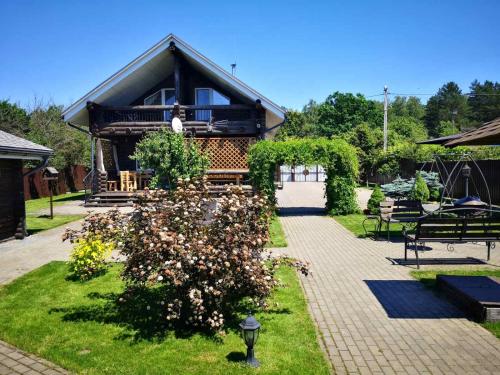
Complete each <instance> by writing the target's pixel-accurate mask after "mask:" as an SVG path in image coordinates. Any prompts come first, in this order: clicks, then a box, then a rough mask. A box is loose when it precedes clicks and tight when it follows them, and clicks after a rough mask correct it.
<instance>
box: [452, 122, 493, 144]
mask: <svg viewBox="0 0 500 375" xmlns="http://www.w3.org/2000/svg"><path fill="white" fill-rule="evenodd" d="M466 145H470V146H486V145H491V146H493V145H500V117H497V118H496V119H494V120H493V121H489V122H486V123H485V124H484V125H483V126H481V127H480V128H477V129H474V130H471V131H468V132H466V133H464V134H462V135H461V136H460V137H458V138H456V139H452V140H450V141H448V142H446V143H445V146H446V147H455V146H466Z"/></svg>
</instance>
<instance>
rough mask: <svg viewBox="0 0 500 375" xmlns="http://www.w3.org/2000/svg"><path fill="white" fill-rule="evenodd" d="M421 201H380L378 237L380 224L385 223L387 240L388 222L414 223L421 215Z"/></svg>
mask: <svg viewBox="0 0 500 375" xmlns="http://www.w3.org/2000/svg"><path fill="white" fill-rule="evenodd" d="M423 212H424V209H423V207H422V202H420V201H418V200H408V199H401V200H396V201H382V202H380V216H379V222H378V228H377V237H380V233H381V232H382V226H383V225H384V224H386V231H387V241H389V240H390V231H389V226H390V224H394V223H400V224H405V223H406V224H408V223H415V222H416V221H417V219H418V218H419V217H421V216H422V215H423Z"/></svg>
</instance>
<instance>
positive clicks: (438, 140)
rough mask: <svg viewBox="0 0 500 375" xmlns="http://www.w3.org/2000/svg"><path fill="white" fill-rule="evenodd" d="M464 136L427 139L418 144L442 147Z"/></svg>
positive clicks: (454, 135) (456, 135)
mask: <svg viewBox="0 0 500 375" xmlns="http://www.w3.org/2000/svg"><path fill="white" fill-rule="evenodd" d="M461 136H462V134H452V135H446V136H444V137H439V138H433V139H427V140H425V141H420V142H417V144H419V145H442V144H444V143H446V142H449V141H451V140H452V139H457V138H460V137H461Z"/></svg>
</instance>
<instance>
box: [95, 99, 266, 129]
mask: <svg viewBox="0 0 500 375" xmlns="http://www.w3.org/2000/svg"><path fill="white" fill-rule="evenodd" d="M87 108H88V110H89V114H90V122H91V130H92V132H93V133H95V134H99V135H113V134H116V135H120V134H122V133H124V134H135V133H137V134H139V133H143V132H145V131H148V130H156V129H158V128H160V127H168V126H170V124H171V120H172V118H173V116H178V117H179V118H180V119H181V121H182V123H183V126H184V129H185V130H186V131H187V132H195V133H205V132H206V133H214V134H225V133H226V134H244V135H250V134H254V135H257V134H259V133H260V131H261V129H262V128H263V126H264V118H263V116H262V112H261V111H259V110H258V109H257V108H256V107H255V106H251V105H244V104H231V105H154V106H143V105H140V106H120V107H104V106H100V105H97V104H94V103H89V104H88V106H87Z"/></svg>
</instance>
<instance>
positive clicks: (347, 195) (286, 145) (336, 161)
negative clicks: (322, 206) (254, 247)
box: [248, 138, 358, 215]
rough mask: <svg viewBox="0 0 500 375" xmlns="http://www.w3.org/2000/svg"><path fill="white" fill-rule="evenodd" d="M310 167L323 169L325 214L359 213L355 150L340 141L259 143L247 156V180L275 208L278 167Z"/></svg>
mask: <svg viewBox="0 0 500 375" xmlns="http://www.w3.org/2000/svg"><path fill="white" fill-rule="evenodd" d="M284 164H286V165H292V166H293V165H313V164H319V165H322V166H323V167H324V168H325V171H326V175H327V177H326V181H325V196H326V210H327V212H328V213H329V214H332V215H346V214H350V213H354V212H357V211H358V205H357V203H356V192H355V190H354V189H355V187H356V184H357V180H358V157H357V155H356V149H355V148H354V147H353V146H351V145H349V144H348V143H347V142H346V141H345V140H343V139H338V138H335V139H326V138H318V139H291V140H287V141H279V142H273V141H260V142H257V143H256V144H254V145H253V146H252V147H251V148H250V150H249V153H248V165H249V167H250V179H251V180H252V183H253V184H254V186H255V187H256V188H257V190H258V191H259V192H260V193H261V194H262V195H265V196H266V197H267V198H268V200H269V202H270V203H271V205H275V204H276V197H275V192H276V186H275V182H274V177H275V172H276V167H277V166H279V165H284Z"/></svg>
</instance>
